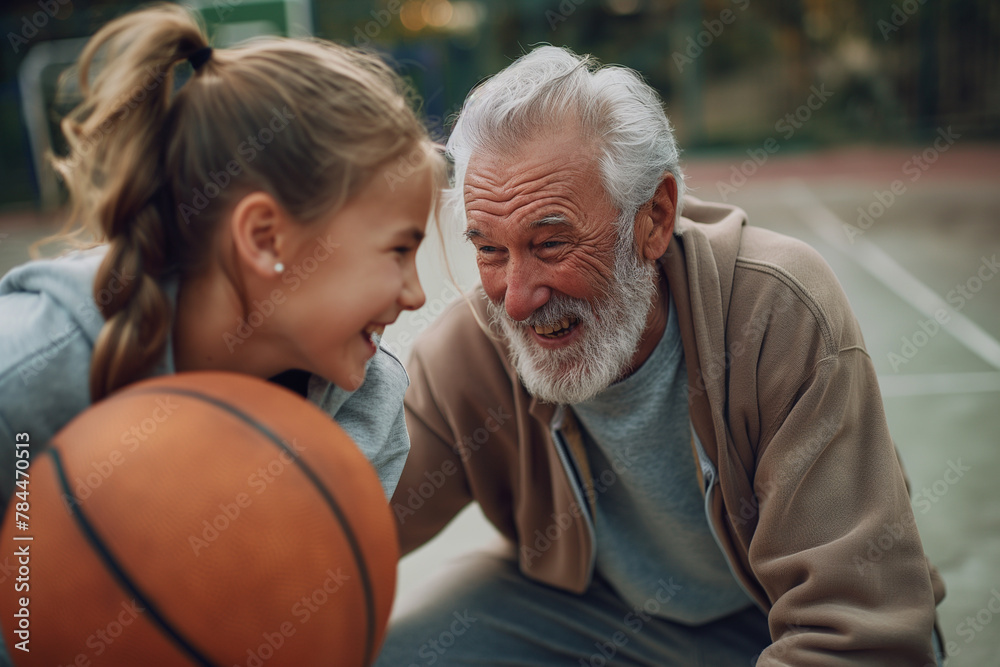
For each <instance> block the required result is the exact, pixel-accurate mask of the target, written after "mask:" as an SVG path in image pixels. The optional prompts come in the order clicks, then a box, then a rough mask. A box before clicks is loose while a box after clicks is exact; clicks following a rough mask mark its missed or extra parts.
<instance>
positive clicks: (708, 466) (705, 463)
mask: <svg viewBox="0 0 1000 667" xmlns="http://www.w3.org/2000/svg"><path fill="white" fill-rule="evenodd" d="M691 432H692V433H694V426H693V425H692V426H691ZM694 444H695V447H697V448H698V459H699V460H698V461H697V463H698V465H699V466H700V467H701V473H702V476H703V477H704V479H705V520H706V521H708V530H709V532H711V533H712V539H714V540H715V544H716V546H718V547H719V551H720V552H722V557H723V558H724V559H725V561H726V566H727V567H728V568H729V573H730V574H731V575H733V579H735V580H736V584H737V585H738V586H739V587H740V590H742V591H743V593H744V594H745V595H746V596H747V597H748V598H750V601H751V602H752V603H753V604H754V606H755V607H757V608H758V609H760V610H761V611H762V612H764V615H767V610H766V609H764V608H763V607H761V606H760V603H759V602H757V598H756V597H755V596H754V595H751V594H750V591H749V590H747V587H746V586H745V585H744V584H743V580H742V579H741V578H740V576H739V575H738V574H737V573H736V568H735V567H733V563H732V561H731V560H730V558H729V553H728V552H727V551H726V550H725V549H724V548H723V547H722V541H721V540H720V539H719V534H718V533H717V532H716V530H715V523H714V522H713V521H712V512H711V506H712V493H714V492H715V477H716V473H715V466H713V465H712V462H711V461H710V460H709V459H708V454H706V453H705V450H704V449H703V448H702V446H701V441H700V440H699V439H698V436H697V434H695V435H694Z"/></svg>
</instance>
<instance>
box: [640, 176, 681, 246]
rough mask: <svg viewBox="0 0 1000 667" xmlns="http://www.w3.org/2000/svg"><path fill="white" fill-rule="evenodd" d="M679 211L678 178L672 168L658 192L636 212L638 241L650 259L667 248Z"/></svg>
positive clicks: (657, 188)
mask: <svg viewBox="0 0 1000 667" xmlns="http://www.w3.org/2000/svg"><path fill="white" fill-rule="evenodd" d="M676 212H677V181H676V180H674V175H673V174H671V173H670V172H666V173H664V174H663V179H662V180H661V181H660V184H659V185H657V186H656V192H654V193H653V196H652V197H651V198H650V200H649V201H648V202H646V205H645V206H643V207H642V208H641V209H639V213H638V215H637V216H636V225H635V230H636V243H637V246H638V248H639V252H640V253H642V257H643V258H644V259H645V260H647V261H650V262H653V261H656V260H658V259H659V258H660V257H662V256H663V254H664V253H666V252H667V247H668V246H669V245H670V239H671V237H672V236H673V234H674V217H675V214H676Z"/></svg>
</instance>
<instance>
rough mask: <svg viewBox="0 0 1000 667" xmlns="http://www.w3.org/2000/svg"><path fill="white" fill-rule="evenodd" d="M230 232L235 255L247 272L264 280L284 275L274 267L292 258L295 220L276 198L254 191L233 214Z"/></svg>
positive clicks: (235, 207) (237, 205)
mask: <svg viewBox="0 0 1000 667" xmlns="http://www.w3.org/2000/svg"><path fill="white" fill-rule="evenodd" d="M229 230H230V233H231V234H232V237H233V245H234V246H235V247H236V256H237V258H238V259H239V262H240V263H241V264H242V265H243V266H244V267H246V269H247V270H249V271H253V272H255V273H256V274H258V275H259V276H260V277H262V278H274V277H275V276H276V275H277V274H279V273H281V271H280V270H279V269H276V268H275V267H276V266H277V265H279V264H280V263H281V262H282V261H283V260H282V256H283V255H288V256H290V255H291V252H290V250H291V247H290V246H291V244H290V240H291V239H290V234H291V231H292V221H291V220H290V218H289V216H288V214H287V213H286V212H285V211H284V209H282V208H281V206H280V205H279V204H278V202H277V201H275V199H274V197H272V196H271V195H269V194H267V193H266V192H251V193H250V194H248V195H246V196H245V197H243V198H242V199H240V200H239V201H238V202H236V205H235V206H234V207H233V210H232V213H231V214H230V218H229ZM285 259H286V260H287V259H288V257H286V258H285Z"/></svg>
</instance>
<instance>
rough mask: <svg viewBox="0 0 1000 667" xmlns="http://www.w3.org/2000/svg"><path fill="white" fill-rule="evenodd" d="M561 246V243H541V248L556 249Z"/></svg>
mask: <svg viewBox="0 0 1000 667" xmlns="http://www.w3.org/2000/svg"><path fill="white" fill-rule="evenodd" d="M562 244H563V242H562V241H545V242H544V243H542V247H543V248H558V247H559V246H561V245H562Z"/></svg>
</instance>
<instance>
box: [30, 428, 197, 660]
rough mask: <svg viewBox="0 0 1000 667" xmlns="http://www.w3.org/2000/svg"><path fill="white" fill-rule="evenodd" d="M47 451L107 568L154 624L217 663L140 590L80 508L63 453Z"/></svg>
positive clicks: (84, 530) (187, 649)
mask: <svg viewBox="0 0 1000 667" xmlns="http://www.w3.org/2000/svg"><path fill="white" fill-rule="evenodd" d="M45 453H46V454H48V455H49V456H51V457H52V462H53V463H54V464H55V468H56V477H57V478H58V479H59V485H60V486H61V487H62V490H63V494H64V496H63V497H65V498H68V499H69V502H68V503H67V504H68V505H69V509H70V512H71V513H72V514H73V519H74V520H75V521H76V524H77V527H79V529H80V532H82V533H83V535H84V537H86V538H87V541H88V542H90V546H92V547H93V548H94V550H95V551H96V552H97V555H98V556H99V557H100V559H101V560H102V561H104V565H105V567H107V569H108V570H109V571H110V572H111V575H112V576H113V577H114V578H115V579H116V580H117V581H118V584H119V585H120V586H121V587H122V588H124V589H125V592H126V593H128V594H129V595H131V596H132V597H133V598H134V599H135V600H136V601H137V602H138V604H139V605H140V606H141V607H143V609H144V610H145V611H146V613H148V614H149V616H150V618H151V619H153V621H154V624H155V625H158V626H159V627H160V629H161V630H162V631H163V632H164V633H165V634H166V635H167V636H168V637H169V638H170V639H171V640H173V642H174V643H175V644H177V646H178V648H180V649H181V650H182V651H183V652H184V653H186V654H187V655H188V657H190V658H191V659H192V660H194V662H195V663H196V664H198V665H201V666H202V667H215V663H213V662H212V661H210V660H209V659H208V658H206V657H204V655H202V653H201V651H199V650H198V649H197V648H195V647H194V645H192V644H191V642H190V641H188V640H187V639H186V638H185V637H184V636H183V635H181V633H180V631H178V630H177V629H175V628H174V627H173V626H172V625H171V624H170V623H169V622H168V621H167V619H166V616H165V615H164V614H162V613H161V612H160V610H159V609H158V608H157V607H156V605H154V604H153V603H152V601H151V599H150V598H149V597H148V596H147V595H146V594H145V593H143V592H142V591H141V590H139V587H138V586H137V585H136V583H135V582H134V581H133V580H132V577H130V576H129V575H128V573H127V572H125V569H124V568H123V567H122V566H121V565H120V563H119V562H118V558H117V557H115V555H114V554H113V553H111V550H110V549H109V548H108V546H107V544H106V543H105V541H104V539H103V538H102V537H101V536H100V535H98V534H97V530H96V529H95V528H94V526H93V524H91V523H90V520H89V519H88V518H87V516H86V515H85V514H84V513H83V510H82V509H81V508H80V501H79V500H78V499H77V497H76V495H75V494H74V493H73V491H72V489H70V487H69V481H68V480H67V479H66V472H65V470H63V465H62V459H61V458H60V457H59V451H58V450H57V449H56V448H54V447H50V448H49V449H48V450H46V452H45Z"/></svg>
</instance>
